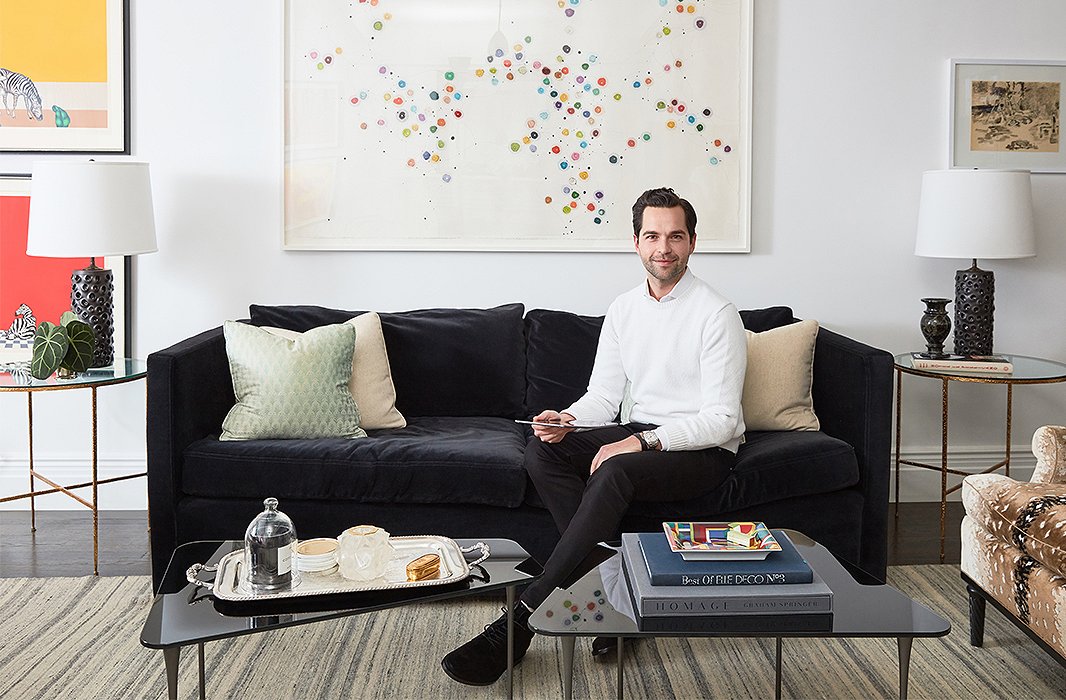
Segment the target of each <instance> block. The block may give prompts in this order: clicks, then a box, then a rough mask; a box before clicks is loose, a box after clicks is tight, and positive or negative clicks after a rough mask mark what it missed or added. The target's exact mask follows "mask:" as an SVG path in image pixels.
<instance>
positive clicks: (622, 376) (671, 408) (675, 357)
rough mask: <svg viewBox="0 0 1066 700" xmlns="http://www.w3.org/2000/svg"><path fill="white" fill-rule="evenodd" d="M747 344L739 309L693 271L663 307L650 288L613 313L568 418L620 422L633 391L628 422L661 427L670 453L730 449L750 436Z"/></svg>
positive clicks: (635, 292)
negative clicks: (744, 409)
mask: <svg viewBox="0 0 1066 700" xmlns="http://www.w3.org/2000/svg"><path fill="white" fill-rule="evenodd" d="M747 361H748V356H747V339H746V337H745V334H744V326H743V324H742V323H741V321H740V314H739V313H737V310H736V307H735V306H733V304H731V303H730V302H729V301H728V300H727V299H725V298H724V297H722V296H721V295H720V294H719V293H718V292H716V291H715V290H714V289H712V288H711V287H710V285H708V284H707V283H705V282H704V281H703V280H701V279H699V278H697V277H696V276H695V275H693V274H692V271H691V270H686V271H685V274H684V275H683V276H682V277H681V279H680V280H678V282H677V284H676V285H675V286H674V288H673V290H671V292H670V293H669V294H667V295H665V296H664V297H663V298H662V300H658V301H657V300H656V299H655V297H653V296H651V294H649V292H648V285H647V282H644V283H643V284H641V285H640V286H639V287H637V288H635V289H632V290H630V291H628V292H626V293H624V294H622V295H621V296H619V297H618V298H617V299H615V300H614V302H613V303H612V304H611V306H610V307H609V308H608V309H607V316H606V318H604V321H603V328H602V329H601V331H600V340H599V345H598V346H597V348H596V360H595V363H594V365H593V368H592V376H591V377H590V378H589V386H588V391H587V392H586V393H585V395H584V396H582V397H581V398H580V399H578V400H577V401H576V402H575V403H574V404H573V405H571V406H570V407H569V408H567V409H565V411H564V412H565V413H569V414H570V415H572V416H574V417H575V418H578V419H580V420H595V421H610V420H614V418H615V416H617V415H618V412H619V407H620V406H621V403H622V400H623V397H624V395H625V391H626V385H627V384H629V386H630V397H631V399H632V402H633V407H632V410H631V411H630V415H629V420H631V421H633V422H636V423H652V424H654V425H657V426H659V427H658V428H657V429H656V430H655V433H656V435H658V437H659V441H660V442H661V443H662V449H663V450H701V449H705V448H708V447H723V448H725V449H727V450H729V451H730V452H734V453H735V452H736V451H737V447H739V446H740V442H741V438H742V436H743V435H744V417H743V415H742V414H741V408H740V397H741V393H742V391H743V389H744V371H745V369H746V368H747Z"/></svg>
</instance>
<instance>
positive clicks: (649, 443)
mask: <svg viewBox="0 0 1066 700" xmlns="http://www.w3.org/2000/svg"><path fill="white" fill-rule="evenodd" d="M636 436H637V440H639V441H640V446H641V448H642V449H643V450H645V451H646V450H658V449H659V445H660V443H659V436H658V435H656V434H655V431H654V430H645V431H643V432H640V433H637V434H636Z"/></svg>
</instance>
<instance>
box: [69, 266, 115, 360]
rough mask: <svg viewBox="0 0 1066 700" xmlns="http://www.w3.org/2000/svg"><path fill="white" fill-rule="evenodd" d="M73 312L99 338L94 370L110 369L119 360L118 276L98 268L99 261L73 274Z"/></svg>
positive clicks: (71, 277)
mask: <svg viewBox="0 0 1066 700" xmlns="http://www.w3.org/2000/svg"><path fill="white" fill-rule="evenodd" d="M70 283H71V284H70V310H71V311H73V312H74V313H75V314H77V316H78V318H80V319H81V320H82V321H84V322H85V323H88V324H89V326H90V327H92V329H93V334H94V335H95V336H96V349H95V350H94V351H93V363H92V365H91V366H92V367H107V366H109V365H111V364H112V363H113V362H114V361H115V317H114V308H115V307H114V304H113V303H112V299H113V297H114V293H115V276H114V274H113V273H112V272H111V270H107V269H104V268H101V267H97V266H96V259H95V258H94V259H93V261H92V262H91V263H90V264H89V267H87V268H85V269H83V270H74V272H72V273H71V275H70Z"/></svg>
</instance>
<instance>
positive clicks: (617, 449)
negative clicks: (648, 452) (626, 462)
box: [589, 435, 642, 476]
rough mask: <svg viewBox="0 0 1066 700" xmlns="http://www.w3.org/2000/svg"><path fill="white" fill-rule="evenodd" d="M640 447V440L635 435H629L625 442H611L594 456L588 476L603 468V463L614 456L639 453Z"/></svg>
mask: <svg viewBox="0 0 1066 700" xmlns="http://www.w3.org/2000/svg"><path fill="white" fill-rule="evenodd" d="M641 450H642V446H641V444H640V440H638V439H637V437H636V436H635V435H630V436H629V437H627V438H626V439H625V440H619V441H618V442H611V443H608V444H606V445H604V446H603V447H601V448H600V449H599V451H598V452H597V453H596V456H595V457H594V458H593V460H592V468H591V469H589V476H592V475H593V474H595V473H596V470H597V469H599V468H600V467H602V466H603V463H604V462H606V461H607V460H609V459H610V458H611V457H614V456H616V455H624V454H626V453H627V452H640V451H641Z"/></svg>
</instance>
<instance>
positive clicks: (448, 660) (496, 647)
mask: <svg viewBox="0 0 1066 700" xmlns="http://www.w3.org/2000/svg"><path fill="white" fill-rule="evenodd" d="M502 610H503V615H501V616H500V618H499V619H498V620H496V621H495V622H493V623H492V624H491V625H485V631H484V632H482V633H481V634H479V635H478V636H476V637H474V638H473V639H471V640H470V641H469V642H467V643H466V644H464V645H462V646H461V647H459V648H458V649H455V650H453V651H452V652H451V653H449V654H448V655H447V656H445V657H444V658H443V659H441V662H440V665H441V667H442V668H443V669H444V672H445V673H447V674H448V677H449V678H451V679H452V680H453V681H458V682H460V683H465V684H467V685H492V684H493V683H495V682H496V681H498V680H499V679H500V676H502V675H503V674H504V673H506V672H507V608H503V609H502ZM530 614H531V613H530V611H529V610H527V609H526V606H524V605H522V604H521V603H515V607H514V662H515V665H517V664H518V662H519V661H521V659H522V657H523V656H525V655H526V650H527V649H529V644H530V642H532V641H533V631H532V630H530V629H529V627H527V626H526V621H527V620H529V616H530Z"/></svg>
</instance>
